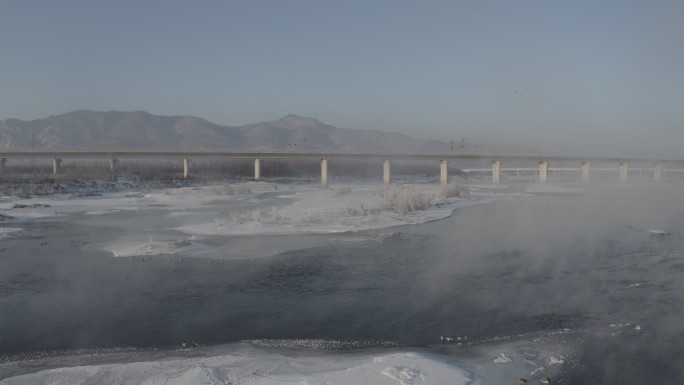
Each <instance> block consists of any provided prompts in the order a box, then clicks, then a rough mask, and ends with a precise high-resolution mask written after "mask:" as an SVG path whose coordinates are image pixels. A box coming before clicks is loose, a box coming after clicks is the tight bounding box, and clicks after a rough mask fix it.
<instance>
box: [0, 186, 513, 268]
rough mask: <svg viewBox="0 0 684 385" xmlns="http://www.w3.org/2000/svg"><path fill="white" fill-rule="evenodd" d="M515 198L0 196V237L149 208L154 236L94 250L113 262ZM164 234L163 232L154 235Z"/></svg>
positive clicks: (429, 189) (164, 191)
mask: <svg viewBox="0 0 684 385" xmlns="http://www.w3.org/2000/svg"><path fill="white" fill-rule="evenodd" d="M514 195H515V194H511V193H506V192H504V191H503V190H501V186H497V187H496V188H490V187H489V186H473V187H471V188H470V194H469V196H467V197H465V198H460V197H445V196H444V194H443V191H442V187H440V186H439V185H438V184H434V183H432V184H429V183H407V184H401V185H392V186H383V185H381V184H378V183H361V182H359V183H345V184H336V185H334V186H332V187H331V188H327V189H324V188H321V187H320V186H319V185H318V184H302V183H273V182H241V183H233V184H223V185H220V184H216V185H206V186H194V187H176V188H161V189H156V190H152V191H135V190H130V189H129V190H126V191H118V192H106V193H102V194H79V195H75V194H62V195H51V196H42V197H34V198H31V199H21V198H17V197H10V196H6V197H2V198H0V213H1V214H3V215H4V216H5V217H6V219H5V226H6V227H5V228H4V229H2V231H1V232H0V236H8V234H10V233H11V232H17V231H19V230H21V223H22V222H25V221H35V220H41V221H45V220H60V217H64V216H65V215H69V214H83V215H88V216H106V215H108V214H115V213H119V212H122V211H136V212H142V211H143V210H154V214H150V215H157V216H158V217H159V219H158V220H157V221H156V223H155V226H156V227H155V229H154V230H153V231H152V230H150V229H146V228H140V229H139V230H140V232H139V233H138V234H135V236H133V237H125V238H121V239H112V240H110V241H109V242H108V243H106V244H103V245H101V249H103V250H106V251H109V252H111V253H112V255H113V256H118V257H131V256H149V255H156V254H179V253H192V252H194V253H197V252H198V251H200V250H202V249H203V244H202V240H203V239H205V238H206V237H208V236H235V235H256V234H259V235H267V234H278V235H286V234H322V233H323V234H325V233H328V234H332V233H350V232H359V231H363V230H377V229H385V228H389V227H393V226H399V225H411V224H420V223H425V222H428V221H433V220H437V219H442V218H445V217H447V216H449V215H451V214H452V213H453V211H454V210H455V209H457V208H460V207H465V206H470V205H475V204H481V203H486V202H491V201H493V200H497V199H502V198H505V197H511V196H514ZM150 212H151V211H150ZM131 222H134V221H131ZM122 226H126V227H129V228H135V226H136V224H135V223H126V222H122ZM164 231H166V232H167V234H161V233H162V232H164ZM168 232H174V233H175V234H176V235H174V236H169V235H168Z"/></svg>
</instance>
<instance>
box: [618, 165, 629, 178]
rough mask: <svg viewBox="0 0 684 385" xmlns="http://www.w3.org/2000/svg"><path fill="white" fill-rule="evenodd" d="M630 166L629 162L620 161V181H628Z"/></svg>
mask: <svg viewBox="0 0 684 385" xmlns="http://www.w3.org/2000/svg"><path fill="white" fill-rule="evenodd" d="M628 167H629V166H628V164H627V162H620V168H619V170H620V182H622V183H625V182H627V173H629V168H628Z"/></svg>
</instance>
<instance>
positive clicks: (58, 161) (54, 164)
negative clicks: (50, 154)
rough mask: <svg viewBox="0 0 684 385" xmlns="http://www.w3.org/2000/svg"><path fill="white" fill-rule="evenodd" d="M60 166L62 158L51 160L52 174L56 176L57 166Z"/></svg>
mask: <svg viewBox="0 0 684 385" xmlns="http://www.w3.org/2000/svg"><path fill="white" fill-rule="evenodd" d="M61 165H62V158H52V173H53V174H54V175H57V173H58V172H59V166H61Z"/></svg>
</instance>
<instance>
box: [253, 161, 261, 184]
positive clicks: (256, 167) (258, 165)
mask: <svg viewBox="0 0 684 385" xmlns="http://www.w3.org/2000/svg"><path fill="white" fill-rule="evenodd" d="M254 180H261V159H260V158H254Z"/></svg>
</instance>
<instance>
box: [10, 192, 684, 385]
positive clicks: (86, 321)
mask: <svg viewBox="0 0 684 385" xmlns="http://www.w3.org/2000/svg"><path fill="white" fill-rule="evenodd" d="M681 187H682V186H681V185H672V184H666V185H651V186H637V187H634V186H632V187H626V186H617V185H615V186H612V187H605V188H603V189H599V190H598V191H595V192H592V193H587V194H583V195H571V196H570V195H565V196H561V195H548V196H533V197H523V198H516V199H513V200H504V201H498V202H495V203H491V204H486V205H480V206H474V207H469V208H464V209H461V210H459V211H458V212H457V213H456V215H454V216H452V217H451V218H448V219H446V220H442V221H437V222H432V223H428V224H425V225H421V226H413V227H401V228H394V229H391V230H383V231H380V232H371V233H367V234H363V237H361V236H360V235H358V234H356V235H348V236H346V238H348V239H347V240H348V242H331V243H330V245H328V246H326V247H314V248H305V249H302V250H295V251H291V252H288V253H284V254H279V255H277V256H274V257H271V258H261V259H246V260H226V261H223V262H221V261H220V260H219V259H213V260H212V259H209V260H208V259H193V258H183V260H182V261H180V262H179V261H178V259H177V258H176V257H173V258H167V256H157V257H151V258H113V257H111V255H109V254H108V253H106V252H101V251H97V250H96V249H95V248H93V247H90V246H91V245H94V244H98V243H101V242H104V241H106V240H107V239H112V238H116V237H118V236H121V235H122V234H123V233H124V232H125V230H121V229H120V228H113V227H112V228H109V227H107V225H106V216H98V218H99V220H100V222H97V223H93V222H85V219H84V218H83V217H78V216H75V217H72V218H70V219H67V220H60V221H50V222H33V223H30V224H28V225H27V226H25V228H26V231H25V232H24V233H22V234H20V235H19V236H17V237H10V238H7V239H4V240H2V241H0V250H1V251H0V355H3V356H4V359H10V360H12V359H17V358H20V357H26V356H30V354H28V355H24V356H22V355H20V353H31V352H38V351H52V350H63V349H80V348H107V347H127V346H134V347H157V348H167V347H172V346H175V345H177V344H178V342H179V341H181V340H190V339H195V340H197V341H200V342H202V343H203V344H220V343H228V342H234V341H241V340H252V339H292V338H297V339H319V338H323V339H348V340H371V341H392V342H393V343H396V344H398V345H400V346H412V347H424V348H427V349H433V350H434V349H437V350H439V349H441V348H440V347H439V343H438V341H437V338H438V336H439V335H440V334H456V335H459V336H463V335H467V336H469V341H473V342H472V343H478V341H480V342H482V341H495V340H501V339H506V338H511V336H519V335H524V334H525V333H538V332H540V331H542V332H543V331H546V330H548V331H554V330H563V329H568V330H570V331H572V333H574V334H573V335H574V337H575V338H574V339H573V344H574V346H573V350H574V351H575V355H574V358H573V359H572V360H568V363H566V366H567V368H565V369H564V370H562V371H561V372H560V374H559V378H557V381H556V383H565V384H588V383H592V384H648V383H651V384H652V383H658V382H666V383H684V306H683V301H684V247H683V240H682V239H683V238H682V237H683V235H684V205H683V204H681V201H682V196H683V195H682V193H681ZM117 215H122V214H117ZM125 215H127V216H129V220H131V221H132V222H135V221H136V220H140V221H143V220H145V221H150V216H151V215H152V216H153V215H155V214H154V212H148V213H126V214H125ZM138 217H139V218H138ZM651 228H659V229H663V230H665V231H668V232H670V235H669V236H667V237H652V236H650V235H649V233H648V230H649V229H651ZM390 231H391V232H392V234H390V235H388V234H387V233H388V232H390ZM366 236H369V237H370V238H371V239H372V240H370V241H369V240H363V239H366V238H365V237H366ZM322 237H328V238H329V237H330V236H329V235H325V236H322ZM343 238H344V237H343ZM210 242H212V243H214V244H220V243H226V242H235V241H234V240H226V239H221V238H214V239H211V240H210ZM240 242H241V244H242V245H241V250H244V247H245V246H244V245H245V244H253V247H255V248H259V247H261V246H260V240H259V238H256V237H253V238H249V237H246V238H241V239H240ZM221 250H222V251H221V253H226V251H225V250H226V249H225V248H222V249H221ZM228 250H230V248H228ZM227 252H228V253H229V252H230V251H227ZM216 257H220V255H217V256H216ZM637 326H638V327H637ZM513 338H514V337H513ZM435 345H437V348H434V346H435ZM466 349H467V348H466ZM466 354H467V352H466ZM570 364H571V365H570ZM7 375H8V374H7V373H4V374H3V373H0V379H2V378H4V377H5V376H7Z"/></svg>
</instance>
